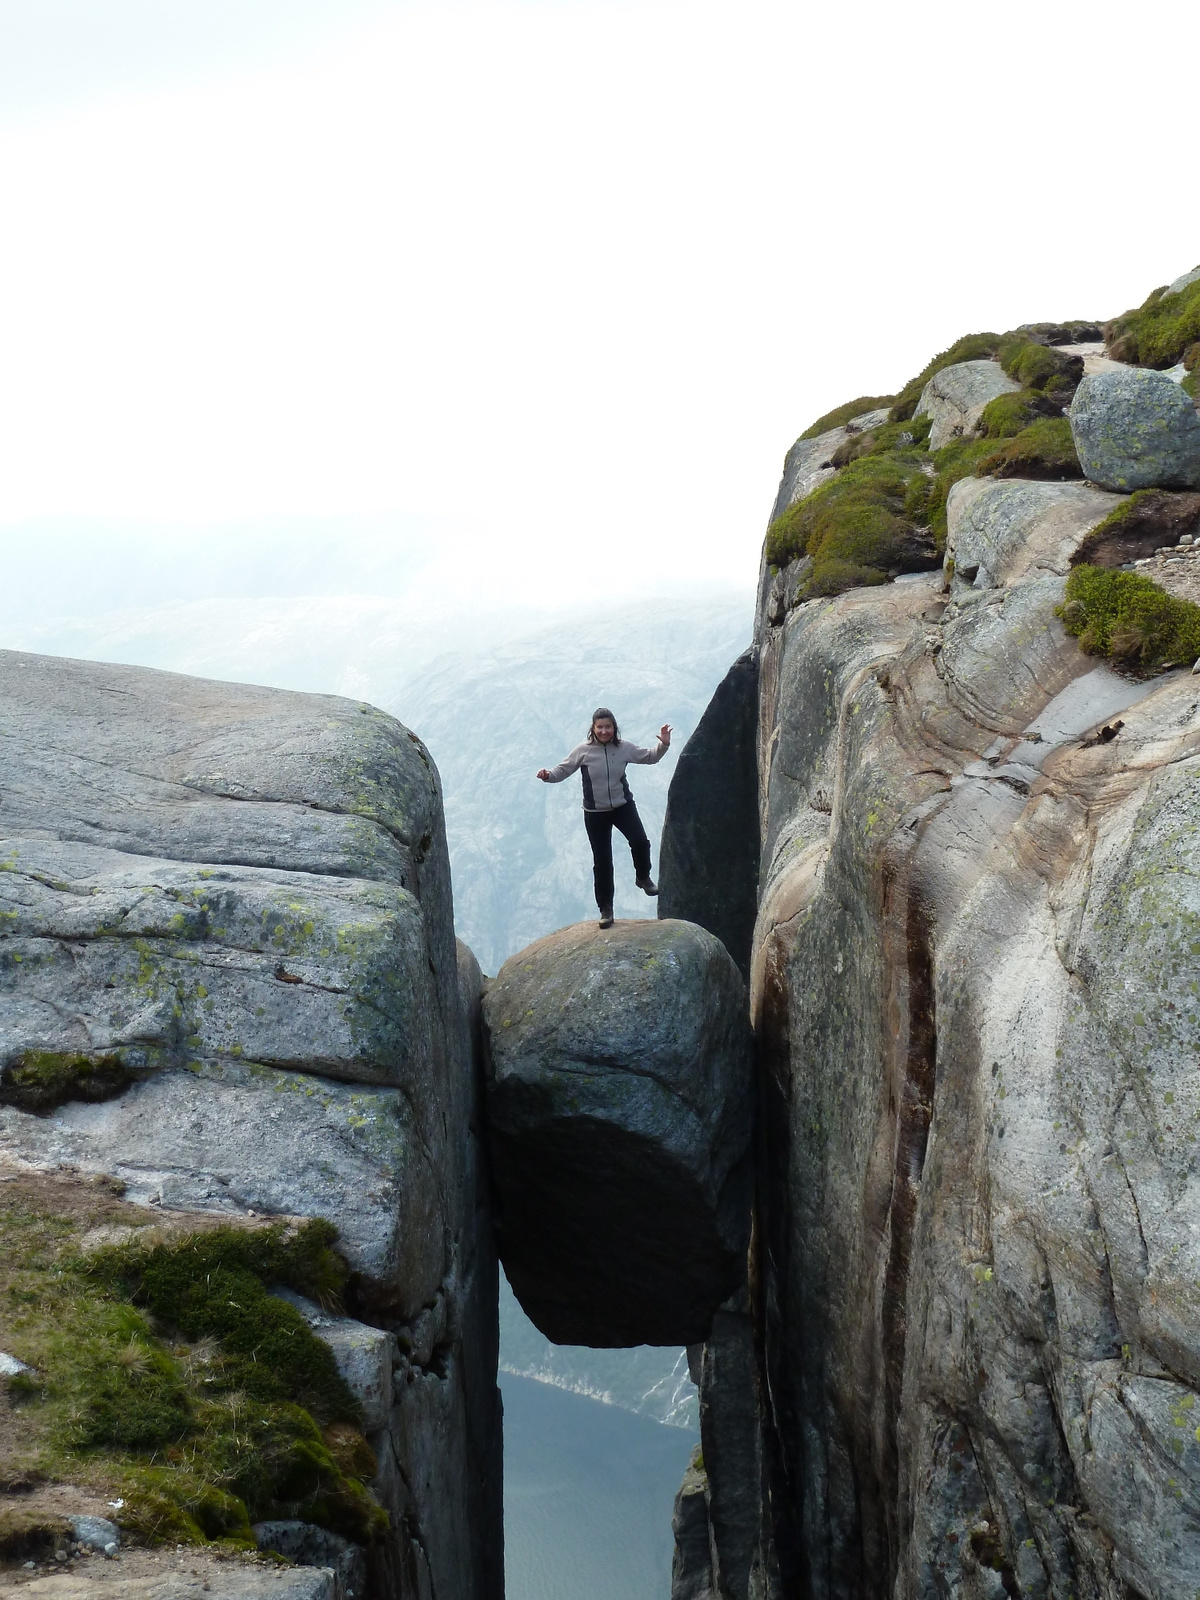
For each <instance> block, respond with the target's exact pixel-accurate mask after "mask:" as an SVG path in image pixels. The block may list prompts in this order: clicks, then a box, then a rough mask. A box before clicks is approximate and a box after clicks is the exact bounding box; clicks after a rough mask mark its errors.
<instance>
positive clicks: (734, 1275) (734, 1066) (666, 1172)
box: [483, 921, 753, 1346]
mask: <svg viewBox="0 0 1200 1600" xmlns="http://www.w3.org/2000/svg"><path fill="white" fill-rule="evenodd" d="M483 1014H484V1022H485V1026H486V1029H487V1038H488V1053H489V1063H488V1092H487V1104H488V1117H489V1126H490V1136H491V1148H492V1171H493V1175H494V1178H495V1184H496V1190H497V1195H498V1207H499V1211H498V1235H499V1244H500V1256H501V1260H502V1261H503V1262H504V1267H505V1271H506V1272H507V1274H508V1278H509V1281H510V1282H511V1284H512V1287H513V1290H514V1292H515V1294H516V1296H517V1298H518V1300H519V1301H520V1302H521V1305H522V1306H523V1308H524V1310H525V1311H526V1313H527V1314H528V1315H529V1317H530V1318H531V1320H532V1321H533V1322H534V1323H535V1324H536V1325H537V1327H539V1328H540V1329H541V1331H542V1332H543V1333H544V1334H545V1335H546V1336H547V1337H548V1338H550V1339H552V1340H554V1341H555V1342H556V1343H559V1344H588V1345H595V1346H620V1345H634V1344H671V1345H681V1344H688V1343H692V1342H695V1341H696V1340H698V1339H702V1338H703V1337H704V1336H705V1334H706V1333H707V1332H708V1329H709V1326H710V1324H711V1321H712V1316H713V1313H714V1311H715V1310H716V1308H717V1306H718V1305H719V1304H720V1303H721V1301H722V1300H724V1299H725V1298H726V1296H727V1295H728V1294H729V1293H730V1292H731V1290H732V1289H733V1288H734V1287H736V1285H737V1282H738V1280H739V1278H740V1277H741V1275H742V1273H743V1272H744V1260H745V1250H746V1244H747V1239H748V1234H749V1220H750V1213H749V1201H750V1193H749V1177H750V1170H749V1142H750V1135H751V1128H752V1121H753V1078H752V1070H751V1050H750V1035H749V1028H748V1024H747V1018H746V1012H745V989H744V985H743V983H742V980H741V977H740V975H739V974H738V971H737V968H736V967H735V965H734V963H733V961H732V960H731V958H730V957H729V955H728V953H727V952H726V950H725V949H724V947H723V946H722V945H721V944H720V942H719V941H718V940H717V939H715V938H714V937H713V936H712V935H711V934H710V933H706V932H705V931H704V930H703V929H702V928H698V927H696V926H695V925H694V924H692V923H688V922H677V921H661V922H621V923H617V924H616V925H615V926H614V927H612V928H610V929H607V930H600V929H597V928H596V926H595V925H594V924H590V923H589V924H579V925H577V926H575V927H571V928H564V929H562V930H561V931H560V932H558V933H555V934H551V935H550V936H549V937H548V938H546V939H542V940H539V941H538V943H536V944H533V945H530V946H529V947H528V948H527V949H525V950H522V951H521V952H520V953H519V954H517V955H515V956H514V957H512V959H511V960H510V961H508V962H506V963H505V965H504V966H503V967H502V968H501V970H500V973H499V975H498V977H496V978H495V979H494V980H493V982H492V983H491V985H490V987H489V988H488V991H487V993H486V995H485V997H484V1004H483Z"/></svg>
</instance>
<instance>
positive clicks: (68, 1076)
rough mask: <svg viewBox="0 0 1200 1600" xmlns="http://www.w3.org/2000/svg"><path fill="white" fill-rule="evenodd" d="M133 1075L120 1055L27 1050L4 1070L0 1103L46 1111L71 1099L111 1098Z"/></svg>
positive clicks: (122, 1088)
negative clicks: (90, 1054)
mask: <svg viewBox="0 0 1200 1600" xmlns="http://www.w3.org/2000/svg"><path fill="white" fill-rule="evenodd" d="M133 1078H134V1074H133V1073H132V1072H130V1071H129V1069H128V1068H127V1067H126V1066H125V1065H124V1064H123V1063H122V1061H121V1058H120V1057H119V1056H115V1055H98V1056H88V1055H80V1054H78V1053H75V1052H63V1051H58V1050H26V1051H25V1052H24V1054H22V1055H19V1056H18V1057H17V1058H16V1060H15V1061H10V1062H9V1064H8V1066H7V1067H6V1068H5V1069H4V1076H3V1078H2V1079H0V1105H5V1106H15V1107H16V1108H17V1110H18V1111H32V1112H36V1113H39V1114H44V1113H45V1112H47V1111H53V1110H54V1109H55V1108H56V1107H57V1106H61V1105H65V1104H66V1103H67V1101H68V1100H93V1101H95V1100H111V1099H113V1097H114V1096H115V1095H118V1094H121V1093H122V1092H123V1091H124V1090H125V1089H127V1088H128V1087H129V1085H130V1084H131V1083H132V1082H133Z"/></svg>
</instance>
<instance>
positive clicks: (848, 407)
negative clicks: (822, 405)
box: [800, 394, 896, 439]
mask: <svg viewBox="0 0 1200 1600" xmlns="http://www.w3.org/2000/svg"><path fill="white" fill-rule="evenodd" d="M895 398H896V397H895V395H894V394H862V395H859V397H858V399H857V400H847V401H846V403H845V405H843V406H835V407H834V408H833V410H832V411H827V412H826V413H825V415H824V416H823V417H818V418H817V420H816V421H815V422H814V423H813V424H812V426H811V427H809V428H805V430H804V432H803V433H802V434H801V435H800V437H801V438H802V439H815V438H816V437H817V435H818V434H821V433H828V432H829V430H830V429H831V428H840V427H843V426H844V425H845V424H846V423H847V422H853V421H854V419H855V417H862V416H865V415H866V414H867V412H868V411H881V410H882V409H883V407H884V406H890V405H891V403H892V401H893V400H894V399H895Z"/></svg>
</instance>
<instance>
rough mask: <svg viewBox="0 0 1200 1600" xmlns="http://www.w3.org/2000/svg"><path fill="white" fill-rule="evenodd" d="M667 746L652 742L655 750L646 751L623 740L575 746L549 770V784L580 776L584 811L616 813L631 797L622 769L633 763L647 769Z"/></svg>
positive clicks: (663, 753) (662, 753) (662, 755)
mask: <svg viewBox="0 0 1200 1600" xmlns="http://www.w3.org/2000/svg"><path fill="white" fill-rule="evenodd" d="M668 748H669V747H668V746H667V745H665V744H664V743H663V742H662V740H661V739H657V740H655V743H654V749H653V750H646V749H643V747H642V746H641V745H640V744H630V742H629V740H628V739H622V740H621V742H620V744H589V743H588V742H586V741H585V742H584V743H583V744H577V745H576V746H575V748H574V750H572V751H571V754H570V755H569V756H568V757H567V759H566V760H565V761H560V762H559V763H558V765H557V766H556V767H551V768H550V782H551V783H561V782H562V781H563V779H564V778H569V777H570V776H571V774H572V773H573V772H578V773H580V774H581V775H582V777H583V809H584V810H585V811H615V810H616V809H617V807H618V806H623V805H625V803H626V802H627V801H629V800H632V799H633V796H632V795H631V794H630V792H629V785H628V784H627V783H626V782H625V768H626V767H627V766H629V765H630V764H631V763H633V762H636V763H637V764H638V765H639V766H650V765H652V764H653V763H654V762H655V761H661V760H662V758H663V757H664V756H665V755H666V753H667V750H668Z"/></svg>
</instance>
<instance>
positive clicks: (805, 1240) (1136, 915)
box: [705, 378, 1200, 1600]
mask: <svg viewBox="0 0 1200 1600" xmlns="http://www.w3.org/2000/svg"><path fill="white" fill-rule="evenodd" d="M1104 381H1105V382H1108V381H1109V380H1108V379H1107V378H1106V379H1105V380H1104ZM1167 381H1169V380H1167ZM1171 387H1172V389H1174V386H1173V385H1172V386H1171ZM1175 392H1176V393H1177V392H1178V391H1175ZM1116 503H1119V502H1117V501H1116V499H1115V497H1113V496H1110V495H1107V494H1103V493H1101V492H1099V491H1097V490H1095V489H1091V488H1088V487H1087V486H1076V485H1050V484H1021V483H1018V482H1014V481H1011V480H1006V481H1005V482H1003V483H990V482H988V483H974V482H965V483H960V484H959V485H957V486H956V488H955V490H954V493H953V495H952V496H951V501H950V507H949V512H950V516H949V521H950V535H949V548H950V551H951V553H952V554H953V555H954V558H955V563H956V564H955V569H954V575H953V579H952V581H951V584H950V585H949V592H942V585H941V584H940V583H937V582H930V581H926V580H913V581H911V582H910V583H906V584H895V585H890V586H887V587H885V588H880V589H876V590H861V591H857V592H853V593H849V594H845V595H842V596H839V597H838V598H837V599H836V600H833V601H831V602H829V603H827V604H822V605H818V606H805V607H802V608H801V609H800V610H799V611H797V612H795V613H792V614H791V615H789V616H788V617H787V619H786V621H783V622H782V623H780V624H775V623H772V622H771V620H770V618H769V617H766V616H763V617H761V618H760V622H759V629H758V638H759V640H760V655H759V685H760V692H759V742H758V769H759V783H760V796H761V811H760V830H761V831H760V835H759V838H760V843H761V847H762V858H761V860H762V866H761V874H760V894H759V913H758V921H757V925H756V932H755V943H754V953H753V963H752V971H751V985H750V991H751V1009H752V1016H753V1018H754V1023H755V1033H756V1047H757V1054H758V1062H759V1071H760V1075H761V1077H760V1082H761V1094H762V1101H761V1105H760V1113H759V1127H760V1143H759V1153H758V1189H757V1208H756V1218H757V1223H756V1239H755V1243H756V1248H755V1258H754V1259H755V1266H754V1271H753V1273H752V1277H751V1286H752V1294H753V1297H754V1298H753V1310H754V1319H755V1321H754V1326H755V1332H756V1336H757V1339H758V1341H759V1346H758V1348H759V1355H760V1363H761V1364H760V1367H759V1371H758V1380H759V1385H760V1392H761V1402H760V1404H761V1409H760V1411H759V1420H760V1423H761V1425H762V1428H763V1441H764V1443H763V1453H762V1471H763V1478H764V1486H763V1493H762V1506H763V1509H764V1531H763V1533H762V1534H761V1536H760V1538H761V1545H760V1550H759V1552H758V1556H757V1560H758V1570H759V1571H761V1572H764V1573H767V1574H770V1573H776V1574H778V1585H779V1587H778V1592H781V1593H793V1592H802V1593H805V1594H807V1595H810V1596H813V1597H820V1600H836V1597H838V1596H841V1595H846V1594H860V1595H884V1594H886V1595H888V1596H891V1597H892V1600H917V1597H924V1596H928V1595H932V1594H941V1595H961V1596H964V1597H966V1596H994V1597H995V1600H1001V1597H1003V1596H1004V1595H1005V1594H1008V1595H1014V1594H1021V1595H1036V1596H1044V1597H1047V1600H1050V1597H1053V1600H1068V1597H1070V1596H1076V1597H1079V1596H1087V1597H1089V1600H1113V1597H1116V1596H1119V1595H1124V1594H1129V1593H1135V1594H1139V1595H1162V1596H1171V1597H1172V1600H1174V1597H1179V1600H1183V1597H1184V1596H1192V1595H1194V1592H1195V1589H1196V1584H1197V1571H1198V1570H1200V1569H1198V1563H1200V1494H1198V1493H1197V1489H1196V1482H1198V1481H1200V1469H1196V1470H1195V1471H1194V1470H1193V1468H1194V1467H1195V1463H1193V1461H1192V1455H1193V1454H1194V1453H1195V1449H1196V1446H1195V1441H1194V1439H1193V1434H1194V1433H1195V1427H1196V1424H1195V1422H1194V1421H1193V1420H1192V1419H1193V1418H1194V1417H1195V1416H1196V1415H1197V1414H1200V1411H1198V1408H1200V1343H1198V1336H1197V1329H1198V1328H1200V1301H1198V1300H1197V1290H1196V1284H1197V1282H1198V1281H1200V1261H1198V1257H1197V1250H1196V1244H1195V1241H1196V1239H1197V1237H1200V1182H1198V1180H1197V1175H1196V1170H1195V1169H1196V1155H1195V1150H1196V1145H1195V1133H1196V1125H1197V1117H1200V1105H1198V1102H1197V1092H1196V1084H1195V1082H1194V1079H1195V1073H1194V1071H1193V1070H1192V1066H1193V1063H1194V1062H1195V1061H1196V1059H1197V1058H1198V1056H1200V1010H1198V1009H1197V1007H1198V1002H1197V996H1196V993H1195V988H1194V966H1195V954H1194V949H1195V941H1196V936H1197V928H1198V927H1200V900H1198V899H1197V893H1196V887H1195V886H1196V884H1197V882H1200V865H1198V863H1197V860H1196V856H1197V841H1198V840H1200V811H1198V805H1200V801H1198V799H1197V797H1198V796H1200V712H1198V710H1197V704H1196V695H1195V690H1194V687H1193V686H1194V683H1195V679H1194V678H1193V677H1191V676H1190V675H1189V674H1188V673H1186V672H1174V673H1168V674H1165V675H1161V676H1159V677H1158V678H1153V679H1148V680H1143V681H1140V682H1135V681H1132V680H1129V679H1124V678H1121V677H1119V676H1118V675H1117V674H1115V673H1113V672H1112V671H1110V670H1109V669H1108V668H1107V667H1105V666H1103V665H1098V664H1097V663H1095V662H1094V661H1093V660H1092V659H1091V658H1088V657H1086V656H1084V655H1083V654H1082V653H1081V652H1080V651H1079V650H1078V648H1077V646H1076V645H1075V643H1074V641H1073V640H1071V639H1069V638H1068V637H1067V636H1066V634H1065V633H1064V632H1063V630H1062V626H1061V623H1060V621H1059V620H1058V618H1057V617H1056V615H1055V612H1056V607H1057V606H1058V605H1060V604H1061V600H1062V593H1063V584H1064V576H1065V574H1066V572H1067V571H1068V570H1069V567H1070V563H1071V561H1072V559H1073V557H1074V556H1075V555H1076V553H1077V552H1078V550H1079V548H1080V546H1081V544H1082V542H1083V540H1084V539H1085V538H1086V536H1087V533H1088V530H1089V529H1090V528H1091V527H1093V526H1095V524H1096V523H1097V522H1099V521H1100V520H1101V518H1102V517H1103V516H1104V514H1105V512H1106V510H1107V509H1108V508H1109V507H1111V506H1112V505H1113V504H1116ZM711 843H712V845H713V847H714V848H715V847H716V845H717V841H716V840H715V839H714V840H712V841H711ZM722 843H723V841H722ZM713 1348H714V1349H716V1348H717V1346H716V1345H715V1343H714V1344H713ZM720 1450H721V1446H720V1445H719V1444H718V1445H716V1446H714V1449H713V1455H714V1459H713V1461H710V1460H709V1455H710V1448H709V1444H708V1442H707V1441H706V1442H705V1461H706V1466H707V1467H708V1468H709V1471H710V1474H711V1473H712V1472H713V1469H714V1463H715V1462H716V1461H717V1460H719V1456H720ZM732 1454H736V1452H732ZM714 1481H715V1480H714ZM772 1581H774V1580H772ZM772 1592H775V1591H772Z"/></svg>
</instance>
